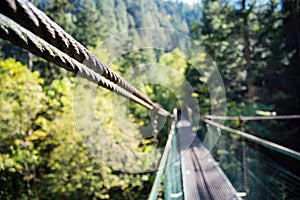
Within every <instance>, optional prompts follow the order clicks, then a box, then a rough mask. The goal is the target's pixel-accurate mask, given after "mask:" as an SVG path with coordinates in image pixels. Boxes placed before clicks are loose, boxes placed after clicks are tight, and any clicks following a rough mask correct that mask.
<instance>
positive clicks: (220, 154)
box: [0, 0, 300, 200]
mask: <svg viewBox="0 0 300 200" xmlns="http://www.w3.org/2000/svg"><path fill="white" fill-rule="evenodd" d="M0 37H1V38H2V39H5V40H8V41H10V42H11V43H12V44H15V45H16V46H19V47H21V48H23V49H26V50H28V51H29V52H31V53H33V54H35V55H36V56H39V57H41V58H44V59H45V60H47V61H49V62H52V63H54V64H56V65H57V66H59V67H62V68H64V69H66V70H68V71H70V72H72V73H74V74H76V75H79V76H81V77H83V78H85V79H87V80H89V81H91V82H93V83H95V84H97V85H99V86H101V87H104V88H106V89H108V90H111V91H112V92H114V93H117V94H119V95H121V96H123V97H125V98H128V99H130V100H132V101H133V102H135V103H137V104H140V105H142V106H144V107H146V108H148V109H149V110H151V111H153V113H154V114H155V116H156V117H155V118H154V119H155V120H154V122H153V124H154V125H153V127H154V129H156V127H157V119H158V116H165V117H168V118H169V119H172V121H173V122H172V126H171V129H170V133H169V135H168V140H167V142H166V145H165V148H164V152H163V155H162V158H161V161H160V165H159V167H158V170H157V173H156V178H155V181H154V183H153V187H152V190H151V192H150V194H149V200H154V199H158V198H163V199H187V200H194V199H300V190H299V188H300V177H299V176H298V175H297V173H296V172H297V170H298V171H299V161H300V153H299V152H297V151H295V150H292V149H289V148H287V147H284V146H281V145H279V144H276V143H273V142H271V141H268V140H265V139H263V138H259V137H257V136H254V135H253V134H250V133H246V132H244V131H240V130H236V129H233V128H230V127H227V126H225V125H223V124H221V123H219V120H239V121H242V120H245V121H249V120H281V119H299V118H300V116H299V115H292V116H290V115H289V116H268V117H260V116H245V117H244V116H241V117H236V116H206V117H205V119H204V120H203V123H205V124H206V128H207V134H206V136H205V138H207V141H204V140H203V141H202V140H201V138H202V139H203V137H201V135H200V137H199V135H198V134H197V133H196V132H195V131H193V129H192V125H191V122H190V121H189V120H188V118H187V117H186V115H184V114H183V113H181V112H176V110H175V111H174V112H173V114H171V113H169V112H168V111H166V110H165V109H164V108H162V107H161V106H159V105H158V104H156V103H154V102H153V101H152V100H150V99H149V98H148V97H146V96H145V95H143V94H142V93H141V92H139V91H138V90H137V89H136V88H135V87H133V86H132V85H131V84H130V83H129V82H127V81H126V80H124V79H123V78H122V77H121V76H119V75H118V74H117V73H115V72H114V71H113V70H111V69H110V68H109V66H107V65H106V64H104V63H103V62H101V61H100V60H99V59H98V58H96V57H95V56H94V55H93V54H92V53H91V52H89V51H88V50H87V49H86V48H85V47H84V46H82V45H81V44H80V43H79V42H77V41H76V40H75V39H74V38H72V37H71V36H70V35H69V34H68V33H66V32H65V31H64V30H63V29H62V28H61V27H59V26H58V25H57V24H56V23H54V22H53V21H52V20H51V19H50V18H49V17H47V16H46V15H45V14H44V13H43V12H42V11H40V10H39V9H37V8H36V7H35V6H34V5H33V4H32V3H30V2H29V1H24V0H3V1H2V2H1V7H0ZM203 129H204V127H203ZM221 130H223V133H222V134H221ZM154 132H155V131H154ZM203 132H204V131H203ZM213 132H214V133H218V134H217V137H218V138H219V139H218V140H216V138H214V137H216V134H211V133H213ZM212 141H218V142H217V143H216V144H215V145H214V148H213V149H208V148H206V147H205V145H204V142H212ZM265 152H269V153H270V152H271V153H274V152H275V153H277V154H276V155H278V156H279V157H282V158H283V157H284V158H285V159H287V160H290V161H291V162H292V163H295V165H294V167H295V170H293V171H291V170H290V169H287V168H286V166H285V165H284V164H282V163H279V162H278V161H277V160H275V159H274V157H273V158H272V157H269V156H267V155H268V154H266V153H265ZM258 163H259V165H258ZM266 177H268V178H267V179H266Z"/></svg>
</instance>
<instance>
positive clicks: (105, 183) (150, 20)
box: [0, 0, 300, 200]
mask: <svg viewBox="0 0 300 200" xmlns="http://www.w3.org/2000/svg"><path fill="white" fill-rule="evenodd" d="M31 2H32V3H33V4H34V5H35V6H36V7H38V8H39V9H40V10H42V11H43V12H45V13H46V14H47V15H48V16H49V17H50V18H51V19H52V20H53V21H54V22H56V23H57V24H58V25H59V26H61V27H62V28H63V29H64V30H65V31H66V32H67V33H69V34H70V35H71V36H72V37H74V38H75V39H76V40H77V41H79V42H80V43H81V44H82V45H84V46H85V47H87V48H88V49H89V50H90V51H91V52H92V53H93V54H94V55H96V56H97V57H98V58H99V59H100V60H101V61H103V62H104V63H107V64H108V65H109V66H110V67H111V68H112V69H113V70H114V71H115V72H117V73H118V74H120V75H121V76H123V77H124V78H125V79H126V80H128V82H130V83H132V84H133V85H135V86H136V87H137V88H138V89H139V90H140V91H141V92H142V93H143V94H145V95H146V96H148V97H149V98H150V99H151V100H153V101H154V102H156V103H158V104H160V105H161V106H162V107H163V108H165V109H166V110H167V111H169V112H172V110H173V108H176V107H178V106H179V105H180V104H181V103H182V102H185V103H186V104H187V105H189V106H190V107H191V108H192V109H193V110H195V111H196V112H199V115H195V116H194V118H193V123H194V124H193V125H194V129H195V131H197V133H198V135H199V136H200V138H201V137H204V135H203V134H204V132H205V130H206V127H205V125H204V123H203V122H202V121H201V117H202V116H205V115H209V114H212V112H213V109H212V107H214V109H215V110H217V111H216V112H217V113H220V115H221V114H223V115H228V116H256V115H262V116H269V115H293V114H300V90H299V89H300V79H299V75H300V2H299V1H298V0H269V1H264V0H199V2H196V3H188V1H180V0H32V1H31ZM157 38H158V40H156V39H157ZM189 41H192V42H193V44H194V45H196V46H197V47H193V46H190V44H189V43H188V42H189ZM213 68H214V69H217V71H218V73H219V75H220V77H221V80H222V84H221V86H222V88H221V87H219V86H220V85H218V87H213V88H210V87H209V86H208V85H209V84H211V85H214V84H215V82H216V79H215V74H214V73H212V69H213ZM137 77H138V78H137ZM143 83H145V84H144V85H141V84H143ZM160 83H164V84H165V85H164V84H160ZM186 83H187V84H188V85H189V86H188V87H189V88H190V89H185V87H182V85H184V84H186ZM223 90H224V96H222V95H221V97H220V99H218V100H215V99H213V98H212V97H211V95H212V94H217V95H216V97H218V94H220V93H221V94H223V93H222V91H223ZM220 91H221V92H220ZM225 97H226V99H225ZM123 105H126V107H124V106H123ZM212 105H213V106H212ZM222 106H224V108H225V109H224V112H223V111H220V112H218V109H219V110H221V109H222V108H221V107H222ZM0 111H1V115H0V199H115V200H118V199H120V200H121V199H147V198H148V195H149V193H150V191H151V187H152V184H153V182H154V178H155V175H156V171H155V169H156V167H157V166H158V164H159V161H160V158H161V154H162V151H163V149H164V145H165V143H166V140H167V137H168V129H169V125H168V123H169V121H168V119H166V118H162V119H159V123H158V127H159V132H158V133H157V138H156V137H148V136H149V135H151V134H152V133H153V129H154V128H153V127H152V125H151V113H150V115H149V111H148V110H147V109H145V108H143V107H142V106H139V105H136V104H135V103H133V102H128V101H127V100H126V99H125V98H122V97H117V96H116V95H115V94H112V93H111V92H110V91H109V90H106V89H104V88H99V87H96V86H95V85H94V84H92V83H89V82H88V81H86V80H83V79H82V78H79V77H77V76H76V75H74V74H71V73H70V72H68V71H66V70H64V69H62V68H59V67H57V66H55V65H54V64H52V63H49V62H46V61H45V60H43V59H41V58H39V57H37V56H35V55H34V54H32V53H30V52H28V51H26V50H23V49H21V48H18V47H16V46H14V45H12V44H11V43H9V42H8V41H5V40H2V39H0ZM121 111H122V113H121V114H120V113H119V112H121ZM225 124H226V125H228V126H230V127H233V128H236V129H241V130H244V131H246V132H248V133H251V134H253V135H256V136H259V137H260V138H264V139H266V140H269V141H272V142H274V143H276V144H280V145H282V146H285V147H288V148H290V149H293V150H295V151H300V140H299V132H300V126H299V119H293V120H278V121H274V120H271V121H260V122H256V121H253V122H246V123H244V122H242V121H231V122H225ZM224 141H226V139H224ZM226 145H229V141H228V143H227V144H226ZM231 148H235V147H234V146H232V147H231ZM214 153H216V154H218V152H217V151H215V152H214ZM267 153H268V156H269V157H271V158H272V159H275V160H276V161H278V162H279V163H281V164H283V165H284V166H285V167H286V168H287V169H289V170H290V171H292V172H293V173H295V174H296V175H297V176H299V175H300V169H299V166H300V165H299V164H300V163H299V161H297V160H296V161H295V160H291V159H289V158H286V157H284V156H281V155H278V154H274V153H270V152H267ZM255 164H256V165H259V163H255ZM270 181H271V180H270ZM160 192H161V191H160ZM279 195H282V194H279ZM161 198H162V197H161ZM278 198H279V199H288V198H287V197H284V195H282V196H281V197H278Z"/></svg>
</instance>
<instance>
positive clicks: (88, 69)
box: [0, 0, 172, 117]
mask: <svg viewBox="0 0 300 200" xmlns="http://www.w3.org/2000/svg"><path fill="white" fill-rule="evenodd" d="M0 13H1V24H0V37H1V38H3V39H5V40H8V41H10V42H11V43H13V44H15V45H17V46H19V47H21V48H23V49H26V50H28V51H30V52H31V53H33V54H35V55H37V56H39V57H41V58H44V59H45V60H47V61H49V62H52V63H54V64H56V65H58V66H60V67H62V68H64V69H66V70H68V71H70V72H72V73H74V74H78V75H80V76H82V77H83V78H86V79H88V80H90V81H92V82H94V83H96V84H98V85H99V86H101V87H104V88H106V89H109V90H111V91H113V92H116V93H117V94H119V95H122V96H124V97H126V98H129V99H131V100H133V101H134V102H136V103H139V104H140V105H142V106H144V107H146V108H148V109H150V110H152V109H155V110H157V113H158V114H160V115H163V116H166V117H172V115H171V114H170V113H169V112H168V111H166V110H165V109H163V108H162V107H161V106H159V105H158V104H156V103H154V102H153V101H152V100H151V99H149V98H148V97H146V96H145V95H143V94H142V93H141V92H139V91H138V90H137V89H136V88H135V87H134V86H132V85H131V84H130V83H128V82H127V81H126V80H124V79H123V78H122V77H121V76H119V75H118V74H117V73H116V72H114V71H113V70H112V69H111V68H109V67H108V66H107V65H106V64H104V63H103V62H101V61H100V60H99V59H98V58H96V57H95V56H94V55H93V54H92V53H91V52H90V51H88V50H87V49H86V48H85V47H84V46H83V45H81V44H80V43H79V42H78V41H76V40H75V39H74V38H73V37H72V36H70V35H69V34H68V33H66V32H65V31H64V30H63V29H62V28H61V27H60V26H59V25H57V24H56V23H55V22H53V21H52V20H51V19H50V18H49V17H48V16H47V15H46V14H45V13H43V12H42V11H40V10H39V9H38V8H36V7H35V6H34V5H33V4H32V3H30V2H29V1H26V0H4V1H2V2H1V7H0ZM45 54H47V55H45Z"/></svg>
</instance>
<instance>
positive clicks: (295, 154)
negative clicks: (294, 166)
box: [204, 119, 300, 160]
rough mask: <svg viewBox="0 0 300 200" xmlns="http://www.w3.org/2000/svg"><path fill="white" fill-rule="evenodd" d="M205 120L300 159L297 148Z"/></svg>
mask: <svg viewBox="0 0 300 200" xmlns="http://www.w3.org/2000/svg"><path fill="white" fill-rule="evenodd" d="M204 122H206V123H207V124H210V125H212V126H215V127H217V128H220V129H223V130H225V131H228V132H231V133H234V134H236V135H239V136H241V137H243V138H245V139H247V140H250V141H252V142H255V143H257V144H260V145H262V146H265V147H267V148H269V149H271V150H275V151H277V152H280V153H283V154H285V155H288V156H291V157H293V158H296V159H298V160H300V152H297V151H295V150H292V149H289V148H287V147H284V146H281V145H279V144H276V143H274V142H270V141H267V140H265V139H262V138H259V137H257V136H254V135H251V134H249V133H246V132H244V131H240V130H236V129H233V128H230V127H228V126H225V125H223V124H220V123H217V122H214V121H211V120H209V119H205V120H204Z"/></svg>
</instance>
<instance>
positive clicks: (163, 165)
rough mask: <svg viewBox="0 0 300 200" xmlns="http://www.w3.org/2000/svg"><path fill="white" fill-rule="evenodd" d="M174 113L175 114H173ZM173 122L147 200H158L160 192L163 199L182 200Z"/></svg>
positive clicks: (180, 175)
mask: <svg viewBox="0 0 300 200" xmlns="http://www.w3.org/2000/svg"><path fill="white" fill-rule="evenodd" d="M174 113H175V112H174ZM175 124H176V122H175V121H173V124H172V126H171V130H170V133H169V137H168V140H167V143H166V146H165V150H164V153H163V156H162V158H161V161H160V165H159V168H158V170H157V173H156V177H155V180H154V183H153V185H152V190H151V193H150V195H149V200H156V199H158V196H159V193H160V192H161V193H162V195H161V196H163V199H166V200H175V199H176V200H182V199H184V197H183V188H182V174H181V161H180V156H179V149H178V135H177V131H176V127H175Z"/></svg>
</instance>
